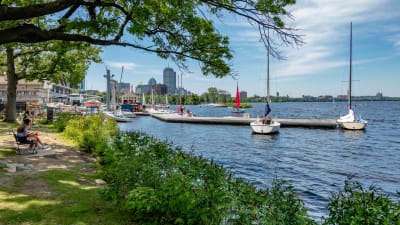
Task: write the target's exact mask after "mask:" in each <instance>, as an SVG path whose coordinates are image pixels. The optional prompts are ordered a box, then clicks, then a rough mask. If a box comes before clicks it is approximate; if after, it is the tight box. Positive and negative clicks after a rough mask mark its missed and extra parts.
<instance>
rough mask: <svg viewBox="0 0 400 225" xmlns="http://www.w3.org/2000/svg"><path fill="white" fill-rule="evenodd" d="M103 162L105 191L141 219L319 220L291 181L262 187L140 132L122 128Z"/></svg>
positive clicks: (201, 221) (206, 221)
mask: <svg viewBox="0 0 400 225" xmlns="http://www.w3.org/2000/svg"><path fill="white" fill-rule="evenodd" d="M101 162H102V175H103V178H104V179H105V180H106V182H107V183H108V188H106V189H105V190H104V196H106V197H107V198H108V199H110V200H112V201H114V202H115V203H116V204H117V205H118V207H119V208H120V209H121V210H123V211H125V212H126V213H128V214H129V215H130V216H131V218H132V220H133V221H135V222H137V223H139V224H315V222H313V221H312V220H311V219H309V218H308V217H307V215H306V210H305V208H304V206H303V203H302V201H301V200H299V199H298V198H297V196H296V194H295V192H294V191H293V189H292V188H291V187H290V186H289V185H288V184H286V183H284V182H276V183H274V184H273V186H272V187H271V188H270V189H268V190H258V189H256V188H255V187H254V186H253V185H251V184H249V183H248V182H246V181H244V180H242V179H238V178H234V177H233V176H232V174H231V173H229V172H227V171H226V170H225V169H224V168H223V167H221V166H219V165H217V164H216V163H213V162H210V161H208V160H206V159H204V158H202V157H198V156H191V155H188V154H187V153H185V152H183V151H182V150H181V149H179V148H173V147H172V146H171V145H170V144H168V143H166V142H161V141H159V140H157V139H155V138H153V137H149V136H147V135H145V134H143V133H140V132H121V133H119V134H118V135H117V136H116V137H115V139H114V142H113V143H112V145H111V146H110V147H109V148H107V150H106V151H105V154H104V156H103V157H102V160H101Z"/></svg>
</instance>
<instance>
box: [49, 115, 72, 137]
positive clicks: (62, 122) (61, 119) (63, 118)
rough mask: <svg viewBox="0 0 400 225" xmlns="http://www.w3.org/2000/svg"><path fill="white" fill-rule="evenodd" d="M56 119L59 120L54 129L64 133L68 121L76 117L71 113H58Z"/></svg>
mask: <svg viewBox="0 0 400 225" xmlns="http://www.w3.org/2000/svg"><path fill="white" fill-rule="evenodd" d="M56 117H57V120H56V121H55V122H54V128H55V129H56V130H57V131H58V132H63V131H64V130H65V127H66V126H67V124H68V121H70V120H71V119H72V118H74V115H72V114H70V113H64V112H58V113H56Z"/></svg>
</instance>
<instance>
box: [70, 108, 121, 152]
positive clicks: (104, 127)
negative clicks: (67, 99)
mask: <svg viewBox="0 0 400 225" xmlns="http://www.w3.org/2000/svg"><path fill="white" fill-rule="evenodd" d="M116 133H117V123H116V122H115V120H104V116H103V115H93V116H87V117H75V118H71V119H69V121H68V123H67V125H66V127H65V131H64V135H65V136H66V137H67V138H68V139H70V140H73V141H74V142H75V143H76V144H77V145H78V146H79V147H81V148H83V149H84V150H85V151H86V152H89V153H94V154H96V155H97V154H102V151H103V149H104V148H105V146H106V145H107V143H108V142H109V141H110V140H111V138H112V137H113V136H114V135H115V134H116Z"/></svg>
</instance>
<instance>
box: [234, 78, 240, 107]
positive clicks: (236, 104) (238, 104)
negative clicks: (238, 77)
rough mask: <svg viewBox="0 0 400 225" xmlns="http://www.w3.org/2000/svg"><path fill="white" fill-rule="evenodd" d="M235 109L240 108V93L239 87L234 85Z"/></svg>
mask: <svg viewBox="0 0 400 225" xmlns="http://www.w3.org/2000/svg"><path fill="white" fill-rule="evenodd" d="M235 108H240V93H239V85H238V84H237V83H236V102H235Z"/></svg>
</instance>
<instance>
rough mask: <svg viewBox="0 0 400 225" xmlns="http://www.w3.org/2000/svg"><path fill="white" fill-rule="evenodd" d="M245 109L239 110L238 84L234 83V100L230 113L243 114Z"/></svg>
mask: <svg viewBox="0 0 400 225" xmlns="http://www.w3.org/2000/svg"><path fill="white" fill-rule="evenodd" d="M245 111H246V110H245V109H242V108H240V93H239V84H238V82H236V99H235V105H234V106H233V107H232V112H234V113H243V112H245Z"/></svg>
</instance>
